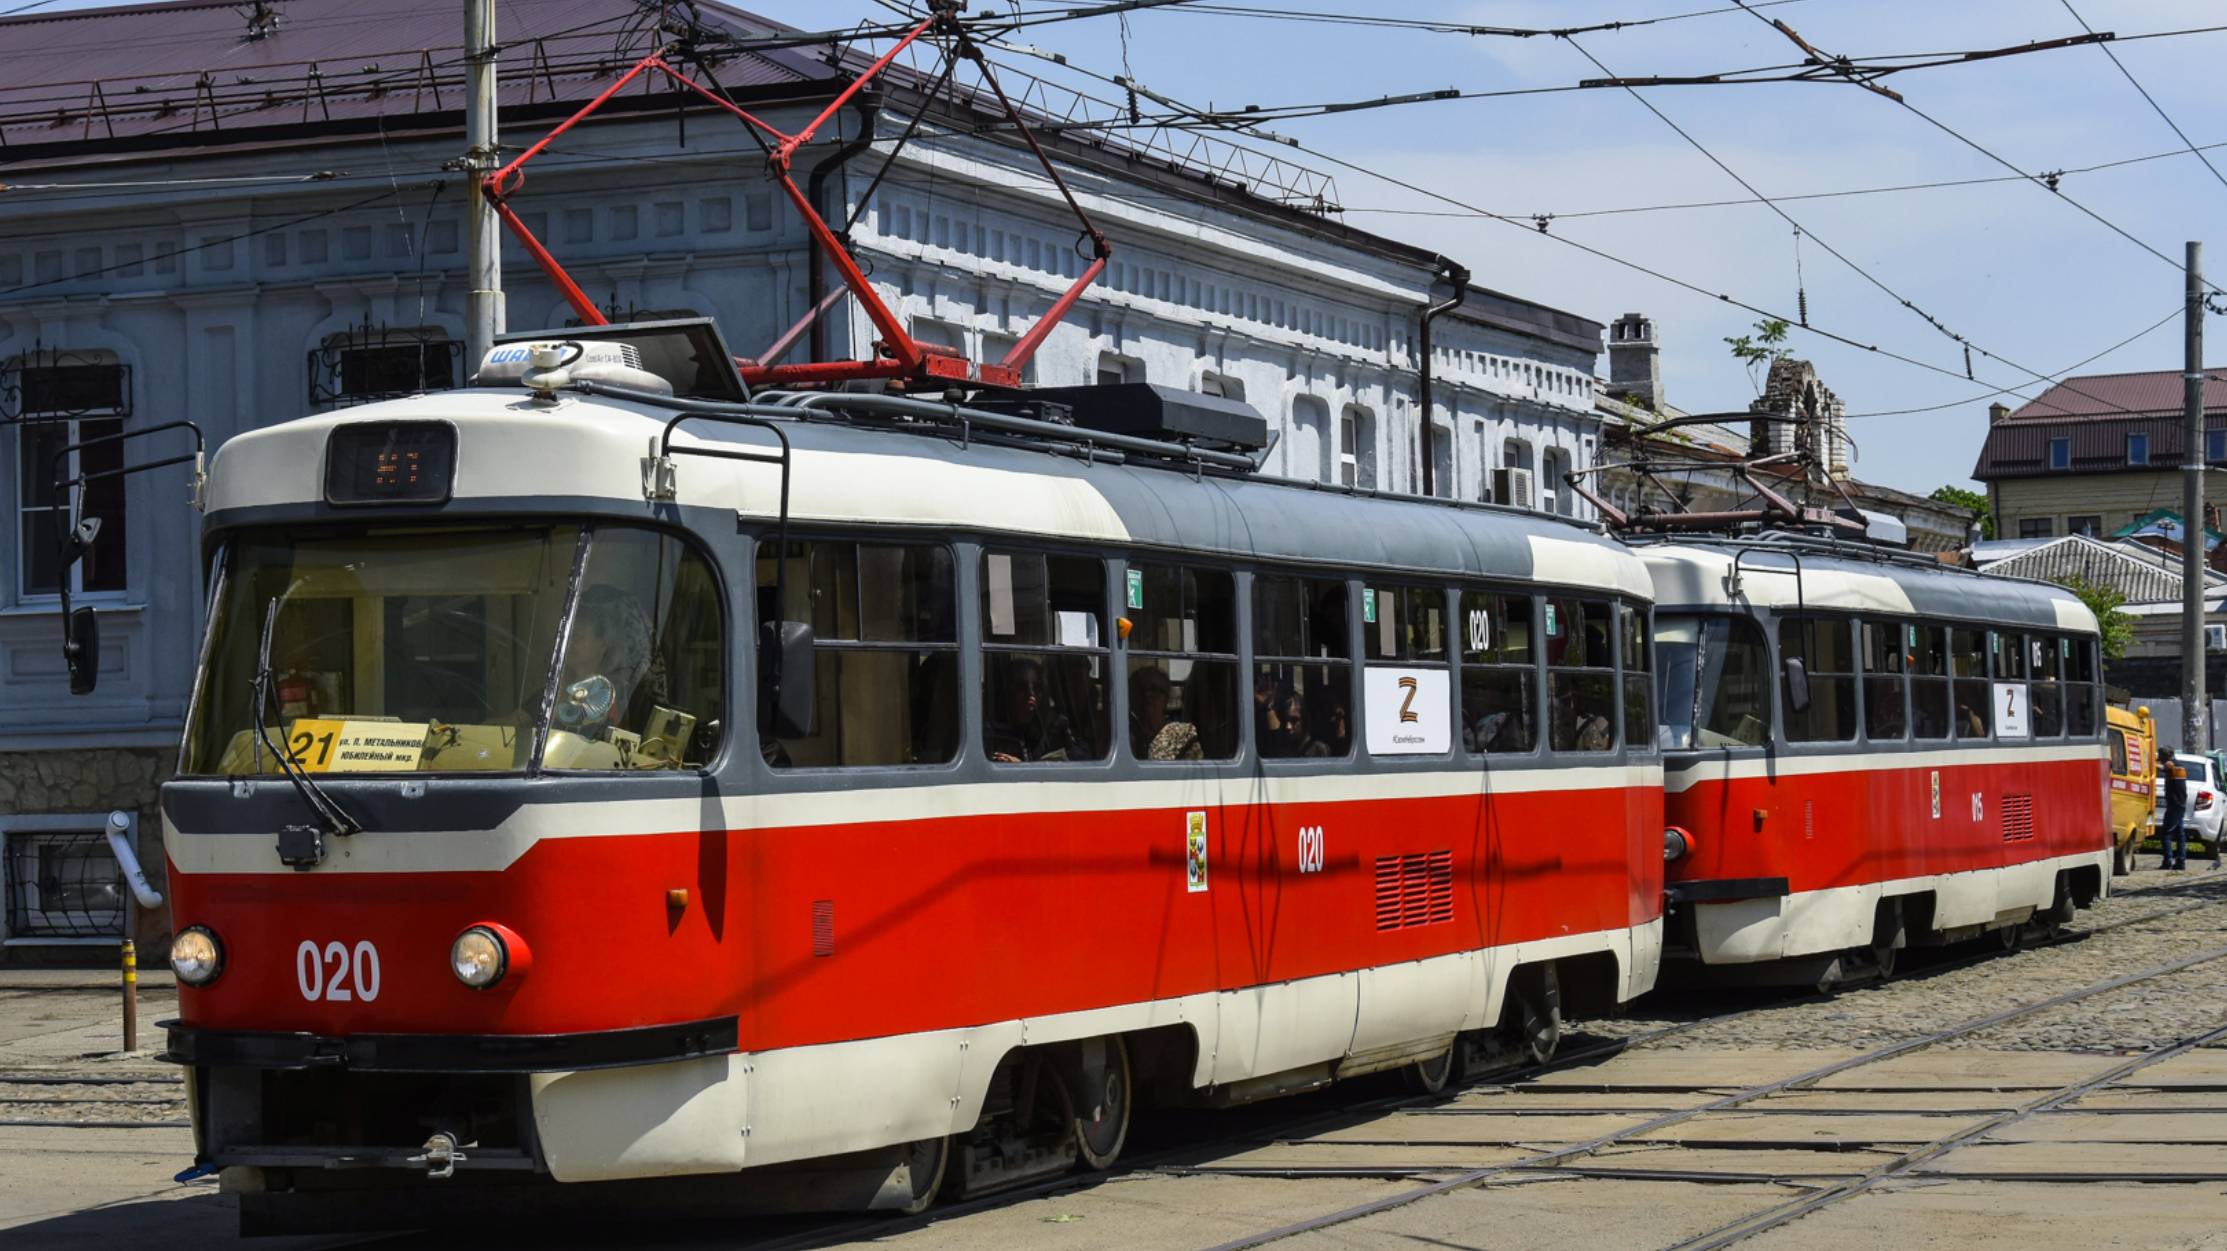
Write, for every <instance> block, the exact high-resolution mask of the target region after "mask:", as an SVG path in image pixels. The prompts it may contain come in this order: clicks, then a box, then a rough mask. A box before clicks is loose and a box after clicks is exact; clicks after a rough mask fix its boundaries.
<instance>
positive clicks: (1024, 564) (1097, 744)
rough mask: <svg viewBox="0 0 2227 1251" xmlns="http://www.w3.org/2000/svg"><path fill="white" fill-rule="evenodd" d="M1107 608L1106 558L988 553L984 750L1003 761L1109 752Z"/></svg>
mask: <svg viewBox="0 0 2227 1251" xmlns="http://www.w3.org/2000/svg"><path fill="white" fill-rule="evenodd" d="M1105 616H1106V566H1105V562H1103V561H1101V560H1098V559H1097V558H1095V557H1090V556H1050V555H1045V554H1044V553H1042V552H985V553H983V556H982V748H983V752H984V754H986V755H987V756H989V758H990V759H992V760H994V761H998V762H1000V763H1003V764H1020V763H1023V762H1031V761H1058V760H1103V759H1105V758H1106V753H1107V751H1108V750H1109V749H1110V747H1111V739H1110V737H1109V736H1108V734H1107V728H1108V726H1109V725H1110V724H1111V717H1112V714H1111V712H1110V711H1109V707H1108V702H1107V685H1108V682H1107V675H1108V672H1109V667H1108V663H1107V660H1108V656H1107V652H1106V634H1105V630H1104V629H1103V628H1102V623H1103V622H1104V620H1105Z"/></svg>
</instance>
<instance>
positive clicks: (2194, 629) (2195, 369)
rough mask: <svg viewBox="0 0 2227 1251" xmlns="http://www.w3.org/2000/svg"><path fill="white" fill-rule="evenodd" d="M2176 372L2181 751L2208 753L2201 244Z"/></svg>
mask: <svg viewBox="0 0 2227 1251" xmlns="http://www.w3.org/2000/svg"><path fill="white" fill-rule="evenodd" d="M2187 323H2188V333H2187V336H2186V338H2187V342H2186V345H2185V346H2186V351H2187V355H2186V358H2185V361H2184V364H2183V366H2182V372H2181V421H2182V431H2181V750H2183V751H2186V752H2195V753H2198V754H2201V753H2203V752H2206V751H2209V750H2211V727H2210V725H2209V724H2208V722H2209V721H2210V718H2209V717H2208V716H2206V715H2205V714H2206V712H2207V711H2208V710H2207V708H2206V707H2205V704H2204V568H2205V565H2204V536H2205V530H2206V527H2205V524H2204V460H2205V454H2206V453H2207V452H2208V451H2209V450H2210V449H2209V448H2207V447H2206V446H2205V439H2204V245H2203V244H2202V243H2199V242H2196V241H2194V240H2191V241H2190V242H2189V245H2188V304H2187Z"/></svg>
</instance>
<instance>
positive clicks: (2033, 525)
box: [2018, 517, 2057, 539]
mask: <svg viewBox="0 0 2227 1251" xmlns="http://www.w3.org/2000/svg"><path fill="white" fill-rule="evenodd" d="M2056 522H2057V519H2056V518H2054V517H2021V518H2019V521H2018V537H2019V538H2022V539H2046V538H2050V537H2052V536H2054V535H2055V534H2056V533H2057V530H2056Z"/></svg>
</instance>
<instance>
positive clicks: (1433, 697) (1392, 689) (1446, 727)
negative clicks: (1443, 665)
mask: <svg viewBox="0 0 2227 1251" xmlns="http://www.w3.org/2000/svg"><path fill="white" fill-rule="evenodd" d="M1362 679H1363V686H1362V694H1363V697H1364V703H1363V708H1364V711H1365V712H1366V714H1367V715H1366V717H1365V718H1364V720H1365V722H1366V725H1367V729H1368V745H1369V754H1370V755H1372V756H1418V755H1435V754H1439V753H1443V752H1445V751H1447V750H1449V749H1450V748H1451V747H1452V746H1453V699H1452V696H1451V694H1450V685H1449V683H1448V681H1447V677H1446V671H1445V670H1444V669H1390V668H1380V667H1377V666H1371V667H1369V668H1368V669H1366V670H1364V671H1363V672H1362Z"/></svg>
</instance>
